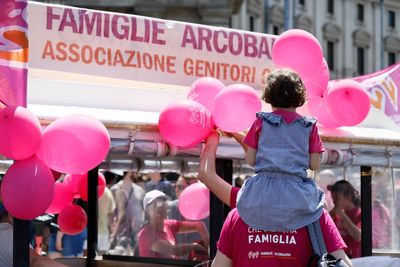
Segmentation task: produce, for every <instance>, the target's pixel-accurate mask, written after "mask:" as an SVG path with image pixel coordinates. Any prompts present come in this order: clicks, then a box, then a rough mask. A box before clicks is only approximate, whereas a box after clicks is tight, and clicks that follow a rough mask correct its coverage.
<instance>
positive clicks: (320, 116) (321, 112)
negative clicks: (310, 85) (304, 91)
mask: <svg viewBox="0 0 400 267" xmlns="http://www.w3.org/2000/svg"><path fill="white" fill-rule="evenodd" d="M307 106H308V110H309V111H310V114H311V115H312V116H313V117H315V118H316V119H317V120H318V122H319V123H320V124H322V125H324V126H325V127H327V128H337V127H340V126H343V125H341V124H340V123H339V122H337V121H336V120H335V119H334V118H333V117H332V116H331V114H330V113H329V111H328V109H327V108H328V107H327V104H326V95H323V96H319V97H311V98H309V99H308V101H307Z"/></svg>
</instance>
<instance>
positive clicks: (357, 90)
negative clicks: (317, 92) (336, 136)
mask: <svg viewBox="0 0 400 267" xmlns="http://www.w3.org/2000/svg"><path fill="white" fill-rule="evenodd" d="M326 103H327V105H328V110H329V111H330V114H332V117H333V118H334V119H335V120H336V121H338V122H340V123H341V124H342V125H345V126H354V125H357V124H359V123H361V122H362V121H363V120H364V119H365V118H366V117H367V115H368V113H369V110H370V108H371V100H370V97H369V95H368V92H367V90H365V88H364V87H363V86H362V85H361V83H359V82H357V81H354V80H350V79H346V80H341V81H338V82H336V83H335V84H333V85H332V87H331V88H330V90H329V92H328V94H327V99H326Z"/></svg>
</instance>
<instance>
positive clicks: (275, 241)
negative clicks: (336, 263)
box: [218, 208, 346, 267]
mask: <svg viewBox="0 0 400 267" xmlns="http://www.w3.org/2000/svg"><path fill="white" fill-rule="evenodd" d="M320 224H321V230H322V233H323V235H324V237H329V238H324V240H325V244H326V247H327V250H328V252H333V251H336V250H338V249H344V248H345V247H346V245H345V243H344V242H343V239H342V238H341V236H340V234H339V232H338V230H337V228H336V226H335V224H334V222H333V221H332V218H331V217H330V216H329V214H328V213H327V211H325V210H324V212H323V214H322V216H321V218H320ZM218 250H219V251H220V252H222V253H223V254H224V255H225V256H227V257H228V258H230V259H231V260H232V262H233V266H238V267H239V266H246V267H253V266H254V267H256V266H257V267H258V266H280V267H286V266H287V267H289V266H290V267H292V266H299V267H301V266H304V267H305V266H308V261H309V259H310V258H311V257H312V256H313V255H314V252H313V249H312V246H311V241H310V238H309V235H308V231H307V228H306V227H303V228H300V229H298V230H296V231H290V232H270V231H261V230H257V229H254V228H251V227H248V226H247V225H246V224H245V223H244V222H243V220H242V219H241V218H240V216H239V213H238V211H237V209H236V208H235V209H233V210H232V211H231V212H230V213H229V214H228V217H227V218H226V220H225V223H224V226H223V227H222V231H221V235H220V239H219V241H218Z"/></svg>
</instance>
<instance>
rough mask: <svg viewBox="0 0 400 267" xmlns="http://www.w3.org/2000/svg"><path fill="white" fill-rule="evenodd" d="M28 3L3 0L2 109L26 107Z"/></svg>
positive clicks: (0, 51)
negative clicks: (18, 106) (12, 106)
mask: <svg viewBox="0 0 400 267" xmlns="http://www.w3.org/2000/svg"><path fill="white" fill-rule="evenodd" d="M27 5H28V4H27V0H2V2H1V8H0V107H4V106H8V105H20V106H26V84H27V66H28V22H27V10H28V9H27Z"/></svg>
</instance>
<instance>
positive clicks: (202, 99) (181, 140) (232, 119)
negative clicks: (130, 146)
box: [158, 77, 261, 147]
mask: <svg viewBox="0 0 400 267" xmlns="http://www.w3.org/2000/svg"><path fill="white" fill-rule="evenodd" d="M260 110H261V101H260V99H259V96H258V94H257V92H256V91H255V90H254V89H253V88H251V87H250V86H248V85H245V84H232V85H229V86H227V87H225V85H224V84H223V83H222V82H221V81H219V80H218V79H215V78H212V77H204V78H200V79H198V80H196V81H195V82H194V83H193V84H192V85H191V86H190V90H189V93H188V96H187V99H186V100H184V101H181V102H177V103H173V104H170V105H169V106H167V107H166V108H164V109H163V110H162V112H161V114H160V117H159V120H158V127H159V130H160V133H161V135H162V136H163V138H164V139H165V140H166V141H167V142H169V143H170V144H173V145H175V146H178V147H192V146H195V145H197V144H199V143H200V142H202V141H203V140H204V139H205V138H206V137H207V136H208V135H209V134H210V132H211V130H212V128H213V127H214V126H216V127H218V128H219V129H221V130H223V131H226V132H238V131H242V130H245V129H247V128H249V127H250V126H251V124H252V123H253V121H254V120H255V118H256V117H255V115H256V112H257V111H260Z"/></svg>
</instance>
